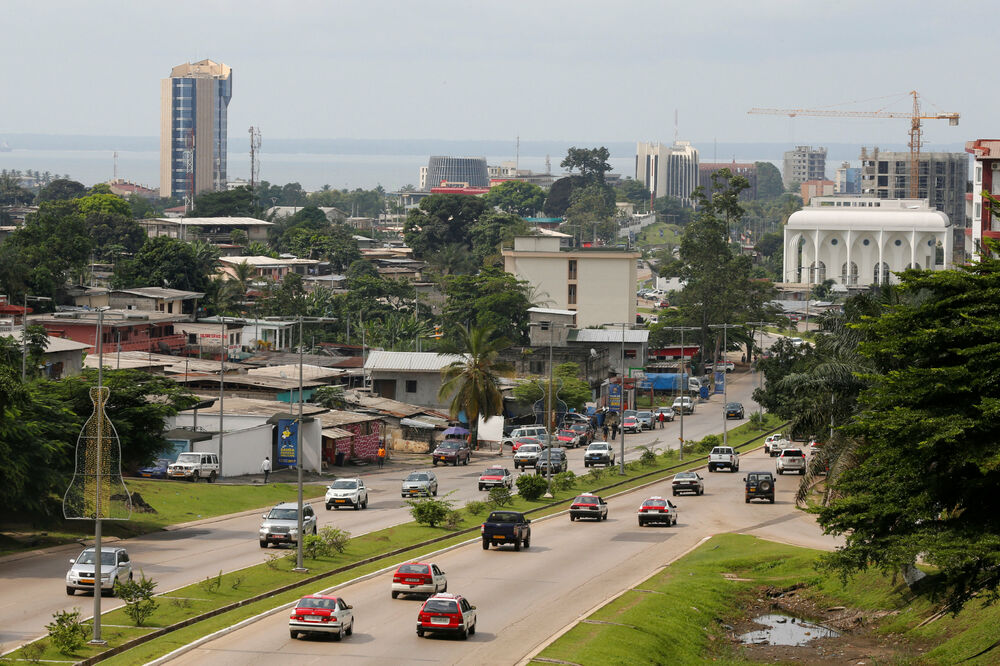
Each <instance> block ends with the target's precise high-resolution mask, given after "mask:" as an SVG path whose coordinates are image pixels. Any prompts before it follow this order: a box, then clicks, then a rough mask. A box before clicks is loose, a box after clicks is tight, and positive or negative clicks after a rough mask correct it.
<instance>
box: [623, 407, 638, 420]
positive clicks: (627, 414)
mask: <svg viewBox="0 0 1000 666" xmlns="http://www.w3.org/2000/svg"><path fill="white" fill-rule="evenodd" d="M638 413H639V412H638V411H636V410H634V409H626V410H625V411H624V412H622V418H623V419H627V418H628V417H630V416H635V415H636V414H638Z"/></svg>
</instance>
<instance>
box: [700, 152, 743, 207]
mask: <svg viewBox="0 0 1000 666" xmlns="http://www.w3.org/2000/svg"><path fill="white" fill-rule="evenodd" d="M722 169H729V173H731V174H733V175H734V176H743V177H744V178H746V179H747V182H748V183H750V187H748V188H747V189H745V190H743V191H742V192H740V199H741V200H743V201H754V200H755V199H756V198H757V165H756V164H754V163H753V162H737V161H736V160H733V161H732V162H701V163H700V164H698V185H700V186H701V188H702V189H703V190H704V191H705V196H706V197H708V198H709V199H711V198H712V193H713V192H714V191H715V188H714V187H713V183H712V174H713V173H715V172H716V171H720V170H722Z"/></svg>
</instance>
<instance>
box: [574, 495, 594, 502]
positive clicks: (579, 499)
mask: <svg viewBox="0 0 1000 666" xmlns="http://www.w3.org/2000/svg"><path fill="white" fill-rule="evenodd" d="M573 502H574V503H576V504H597V498H596V497H594V496H593V495H580V496H579V497H577V498H576V499H575V500H573Z"/></svg>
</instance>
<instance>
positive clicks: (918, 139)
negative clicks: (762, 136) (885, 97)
mask: <svg viewBox="0 0 1000 666" xmlns="http://www.w3.org/2000/svg"><path fill="white" fill-rule="evenodd" d="M908 94H910V95H912V96H913V111H911V112H910V113H905V112H901V111H881V110H880V111H837V110H830V109H762V108H756V107H755V108H753V109H750V110H749V111H747V113H758V114H766V115H772V116H788V117H790V118H794V117H795V116H817V117H823V118H903V119H908V120H909V121H910V143H909V144H908V145H909V146H910V197H911V198H913V199H916V198H917V196H918V193H919V191H920V189H919V187H918V185H919V182H920V180H919V179H920V146H921V143H922V141H923V136H922V134H923V130H922V128H921V122H920V121H922V120H947V121H948V124H949V125H957V124H958V114H957V113H936V114H934V115H927V116H925V115H923V114H921V112H920V96H919V95H918V94H917V91H916V90H911V91H910V92H909V93H908Z"/></svg>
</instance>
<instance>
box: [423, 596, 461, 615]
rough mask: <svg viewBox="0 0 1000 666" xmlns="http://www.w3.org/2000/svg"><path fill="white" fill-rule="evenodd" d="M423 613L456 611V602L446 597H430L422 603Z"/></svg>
mask: <svg viewBox="0 0 1000 666" xmlns="http://www.w3.org/2000/svg"><path fill="white" fill-rule="evenodd" d="M424 612H425V613H457V612H458V602H457V601H451V600H448V599H430V600H428V602H427V603H426V604H424Z"/></svg>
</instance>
